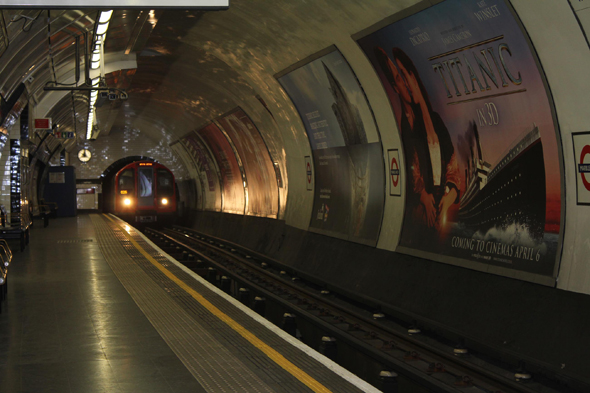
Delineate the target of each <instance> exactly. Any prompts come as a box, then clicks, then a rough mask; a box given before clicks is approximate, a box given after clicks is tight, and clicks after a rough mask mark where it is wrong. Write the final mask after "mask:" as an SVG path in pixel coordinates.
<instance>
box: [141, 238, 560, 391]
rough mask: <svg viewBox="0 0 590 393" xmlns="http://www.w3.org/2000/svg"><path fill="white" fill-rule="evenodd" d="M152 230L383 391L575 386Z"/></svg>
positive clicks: (234, 253)
mask: <svg viewBox="0 0 590 393" xmlns="http://www.w3.org/2000/svg"><path fill="white" fill-rule="evenodd" d="M146 235H147V236H148V237H149V238H150V239H151V240H152V241H154V242H155V243H156V244H157V245H158V246H160V247H161V248H162V249H163V251H165V252H167V253H169V254H171V255H172V256H173V257H175V258H176V259H177V260H179V261H180V262H181V263H183V264H185V265H186V266H187V267H189V268H190V269H191V270H193V271H195V272H197V273H199V274H200V275H202V276H204V277H206V278H207V279H208V280H209V281H210V282H212V283H215V284H216V285H218V286H219V287H221V288H222V289H223V290H224V291H226V292H228V293H231V294H232V295H234V296H236V297H238V298H239V299H240V300H241V301H242V303H244V304H246V305H248V306H249V307H253V308H254V310H256V311H257V312H259V313H260V314H263V315H264V314H274V316H270V315H265V316H266V317H267V318H269V319H271V320H273V322H275V323H277V324H280V325H282V327H283V329H285V330H286V331H288V332H289V333H291V334H292V335H295V336H300V335H301V333H300V331H301V330H303V331H305V332H306V333H304V334H303V341H304V342H306V343H307V344H308V345H310V346H312V347H315V348H318V347H319V348H320V351H321V352H323V353H324V354H325V355H326V356H328V357H330V358H332V359H333V360H335V361H336V362H338V363H340V364H341V365H343V366H344V367H347V368H349V369H351V371H352V372H355V373H356V374H357V375H359V376H361V377H363V378H364V379H366V380H367V381H368V382H369V383H372V384H373V385H375V386H377V387H381V388H382V389H383V391H388V392H398V391H399V392H400V393H404V392H421V391H424V392H455V393H456V392H468V393H533V392H535V393H538V392H542V393H557V392H564V391H567V392H570V391H571V390H562V389H560V390H556V389H555V388H553V387H549V386H547V385H546V384H542V383H539V382H538V381H535V380H532V379H531V376H530V375H529V374H528V373H527V372H526V371H524V369H522V370H516V371H515V370H514V369H513V370H511V369H510V366H509V365H506V364H501V363H499V362H493V360H492V361H490V359H485V358H484V357H483V356H478V355H476V354H472V353H470V352H469V350H468V349H467V348H465V345H464V344H463V343H462V342H461V340H460V339H459V340H458V344H457V343H455V345H453V343H450V342H445V340H442V339H441V338H440V337H432V336H431V335H429V334H428V332H422V331H421V330H420V328H419V327H418V326H416V324H414V325H412V326H408V325H407V324H405V323H404V322H403V321H397V320H395V319H393V318H392V317H390V316H386V315H384V314H383V313H381V312H379V311H375V310H371V309H367V307H366V306H363V305H362V304H358V303H357V302H354V301H350V299H346V298H344V297H342V296H341V295H338V294H336V293H333V292H331V291H329V290H327V289H326V287H325V286H324V285H322V283H318V282H315V281H314V280H313V278H312V277H305V276H302V275H301V274H299V273H298V272H296V271H295V270H293V269H291V268H289V267H287V266H285V265H282V264H281V263H280V262H277V261H274V260H271V259H269V258H267V257H265V256H263V255H260V254H257V253H255V252H252V251H251V250H247V249H245V248H243V247H240V246H238V245H235V244H233V243H230V242H226V241H223V240H221V239H217V238H214V237H211V236H207V235H204V234H201V233H197V232H195V231H192V230H190V229H187V228H182V227H175V228H174V229H164V230H159V231H158V230H154V229H147V230H146ZM254 295H256V296H254ZM273 310H274V311H273ZM298 327H299V328H298ZM300 329H301V330H300ZM310 329H311V330H310ZM310 332H311V333H310ZM318 342H319V343H318ZM351 356H353V358H352V359H351V358H350V357H351ZM366 362H369V363H371V364H373V365H374V366H373V367H372V368H373V369H375V368H380V369H381V371H383V372H381V373H379V370H377V371H375V370H372V371H375V372H372V371H368V370H366V368H367V367H362V366H361V363H365V364H366ZM521 367H522V365H521ZM369 368H371V367H369Z"/></svg>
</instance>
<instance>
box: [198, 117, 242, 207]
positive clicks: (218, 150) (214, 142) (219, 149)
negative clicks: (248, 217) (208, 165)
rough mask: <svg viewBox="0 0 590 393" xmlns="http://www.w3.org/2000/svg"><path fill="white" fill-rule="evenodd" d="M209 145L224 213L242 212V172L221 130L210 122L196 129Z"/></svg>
mask: <svg viewBox="0 0 590 393" xmlns="http://www.w3.org/2000/svg"><path fill="white" fill-rule="evenodd" d="M197 134H198V135H199V136H200V137H201V138H202V140H203V142H204V143H205V144H206V145H207V146H208V147H209V149H210V150H211V153H212V154H213V157H214V158H215V161H216V162H217V167H218V168H219V173H220V176H221V183H222V195H223V204H222V211H223V212H224V213H234V214H244V206H245V202H246V200H245V195H244V183H243V181H242V172H241V171H240V166H239V165H238V160H237V159H236V155H235V154H234V151H233V149H232V147H231V145H230V144H229V142H228V140H227V138H226V137H225V135H223V132H221V130H220V129H219V127H217V126H216V125H215V124H213V123H211V124H209V125H208V126H206V127H203V128H201V129H200V130H198V131H197Z"/></svg>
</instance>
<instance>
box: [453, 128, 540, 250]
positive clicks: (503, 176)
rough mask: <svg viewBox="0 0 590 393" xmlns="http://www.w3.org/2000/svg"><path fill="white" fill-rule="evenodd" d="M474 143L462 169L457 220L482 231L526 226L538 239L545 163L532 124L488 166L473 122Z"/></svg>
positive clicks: (535, 129)
mask: <svg viewBox="0 0 590 393" xmlns="http://www.w3.org/2000/svg"><path fill="white" fill-rule="evenodd" d="M472 129H473V133H474V138H473V140H474V141H475V143H474V144H475V146H473V148H472V149H471V161H470V162H468V163H467V168H466V169H465V179H466V180H467V182H466V183H467V186H466V189H465V192H464V194H463V196H462V197H461V201H460V207H459V214H458V218H459V222H461V224H463V225H464V226H465V227H467V228H469V229H472V230H473V231H481V232H483V233H485V232H486V231H487V230H489V229H490V228H492V227H497V228H500V229H506V228H507V227H508V226H510V225H517V226H521V227H523V228H526V230H527V231H528V233H529V235H530V236H531V238H533V239H535V240H537V241H540V240H542V239H543V235H544V232H545V204H546V198H545V192H546V187H545V166H544V162H543V143H542V141H541V136H540V133H539V129H538V127H536V126H533V127H532V130H531V131H529V132H528V133H526V134H525V135H524V136H523V137H522V138H519V139H517V140H516V141H514V143H513V144H512V146H511V147H510V149H509V150H508V152H507V153H506V154H505V155H503V156H502V158H501V159H500V161H499V162H498V163H497V164H496V165H495V166H494V167H493V168H492V167H491V165H490V164H489V163H488V162H486V161H485V157H483V154H482V148H481V145H480V138H479V134H478V130H477V126H476V125H475V124H473V128H472Z"/></svg>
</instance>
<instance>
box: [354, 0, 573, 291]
mask: <svg viewBox="0 0 590 393" xmlns="http://www.w3.org/2000/svg"><path fill="white" fill-rule="evenodd" d="M381 26H383V24H381ZM358 43H359V45H360V46H361V48H362V49H363V51H364V52H365V53H366V55H367V56H368V57H369V59H370V61H371V63H372V64H373V66H374V68H375V71H376V72H377V74H378V76H379V78H380V79H381V82H382V84H383V86H384V88H385V90H386V92H387V95H388V97H389V100H390V102H391V106H392V109H393V111H394V114H395V117H396V120H397V123H398V129H399V132H400V136H401V141H402V144H403V146H402V151H403V153H404V155H405V162H406V168H405V172H406V179H407V187H406V194H405V197H406V209H405V212H404V219H403V224H402V235H401V239H400V244H399V251H402V252H406V253H410V254H413V255H418V256H423V257H427V258H431V259H435V260H439V261H441V262H447V263H453V264H458V265H461V266H465V267H470V268H474V269H478V270H484V271H489V272H493V273H497V274H502V275H507V276H511V277H519V278H524V279H527V280H530V281H534V282H539V283H544V284H548V285H552V284H554V282H555V277H556V276H555V272H556V266H557V263H558V256H559V247H560V228H561V198H562V196H561V183H562V176H561V173H562V169H561V168H560V154H559V143H558V142H559V141H558V139H557V138H558V132H557V130H556V126H555V124H556V122H555V120H554V118H553V115H552V113H553V108H552V104H551V101H550V96H549V94H548V92H547V90H546V84H545V83H544V77H543V75H542V72H541V71H540V69H539V67H538V66H537V63H538V62H537V59H536V57H535V55H534V52H533V50H532V49H531V46H530V43H529V41H528V39H527V37H526V35H525V33H524V32H523V30H522V28H521V26H520V25H519V22H518V21H517V19H516V17H515V14H514V12H513V10H512V9H511V8H510V6H509V5H508V4H507V3H506V2H505V1H503V0H447V1H444V2H442V3H439V4H437V5H435V6H432V7H429V8H427V9H425V10H423V11H421V12H419V13H417V14H414V15H412V16H410V17H407V18H405V19H402V20H398V21H395V22H393V23H391V24H389V25H387V26H386V27H382V28H376V29H374V30H373V31H372V32H371V33H369V34H368V35H367V34H365V35H364V37H362V38H360V39H359V40H358ZM385 219H387V217H385Z"/></svg>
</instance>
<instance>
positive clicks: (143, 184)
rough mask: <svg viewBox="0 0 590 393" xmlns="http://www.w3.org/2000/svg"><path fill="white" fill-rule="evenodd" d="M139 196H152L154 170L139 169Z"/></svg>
mask: <svg viewBox="0 0 590 393" xmlns="http://www.w3.org/2000/svg"><path fill="white" fill-rule="evenodd" d="M138 172H139V196H140V197H149V196H152V189H153V184H152V177H153V174H152V168H139V171H138Z"/></svg>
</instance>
